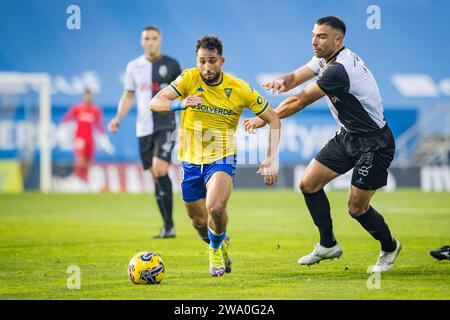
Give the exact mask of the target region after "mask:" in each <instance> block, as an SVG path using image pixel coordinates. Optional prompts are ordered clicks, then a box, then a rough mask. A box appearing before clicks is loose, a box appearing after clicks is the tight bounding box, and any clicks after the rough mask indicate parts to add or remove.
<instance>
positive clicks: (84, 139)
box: [61, 90, 114, 191]
mask: <svg viewBox="0 0 450 320" xmlns="http://www.w3.org/2000/svg"><path fill="white" fill-rule="evenodd" d="M92 98H93V95H92V92H91V91H90V90H86V91H85V92H84V99H83V102H81V103H79V104H76V105H74V106H72V107H71V108H70V109H69V111H68V112H67V113H66V114H65V115H64V117H63V119H62V121H61V124H62V130H61V132H63V134H65V133H66V132H67V129H65V127H66V124H67V122H69V121H76V130H75V137H74V152H75V165H74V174H75V176H76V177H77V178H78V180H79V182H81V186H83V187H84V188H85V190H84V191H88V189H87V188H88V173H89V167H90V165H91V162H92V159H93V158H94V153H95V140H94V128H96V129H97V130H98V131H99V133H100V134H99V135H98V142H99V144H100V146H101V147H102V148H103V149H104V150H105V151H106V152H107V153H109V154H112V153H114V147H113V145H112V144H111V142H110V141H109V139H108V137H107V136H106V134H105V129H104V127H103V120H102V119H103V116H102V110H101V109H100V108H99V107H98V106H96V105H95V104H93V102H92Z"/></svg>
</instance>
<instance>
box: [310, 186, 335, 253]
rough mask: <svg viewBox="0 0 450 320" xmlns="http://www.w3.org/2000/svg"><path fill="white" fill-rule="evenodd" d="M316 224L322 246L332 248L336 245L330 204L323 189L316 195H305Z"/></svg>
mask: <svg viewBox="0 0 450 320" xmlns="http://www.w3.org/2000/svg"><path fill="white" fill-rule="evenodd" d="M303 196H304V197H305V201H306V205H307V206H308V209H309V212H310V214H311V217H312V219H313V221H314V224H315V225H316V226H317V227H318V228H319V233H320V244H321V245H322V246H324V247H327V248H330V247H333V246H334V245H336V239H335V237H334V234H333V221H332V220H331V213H330V202H329V201H328V198H327V196H326V194H325V192H324V191H323V189H321V190H320V191H317V192H316V193H303Z"/></svg>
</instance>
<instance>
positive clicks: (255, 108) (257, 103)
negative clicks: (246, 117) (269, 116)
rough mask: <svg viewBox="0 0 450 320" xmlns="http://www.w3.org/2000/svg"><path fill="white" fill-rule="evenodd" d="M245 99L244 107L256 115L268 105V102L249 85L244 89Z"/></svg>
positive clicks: (261, 112) (260, 113)
mask: <svg viewBox="0 0 450 320" xmlns="http://www.w3.org/2000/svg"><path fill="white" fill-rule="evenodd" d="M245 100H246V107H247V108H249V109H250V111H251V112H253V113H254V114H255V115H257V116H260V115H262V114H263V113H264V112H266V110H267V109H268V108H269V107H270V104H269V102H268V101H267V100H266V99H264V98H263V97H262V96H261V95H260V94H259V93H258V91H256V90H255V89H253V88H251V87H250V86H248V89H247V88H246V89H245Z"/></svg>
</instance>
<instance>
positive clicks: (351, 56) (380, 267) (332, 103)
mask: <svg viewBox="0 0 450 320" xmlns="http://www.w3.org/2000/svg"><path fill="white" fill-rule="evenodd" d="M345 32H346V26H345V24H344V22H343V21H342V20H341V19H339V18H337V17H331V16H329V17H323V18H321V19H319V20H317V21H316V24H315V25H314V29H313V31H312V46H313V49H314V52H315V56H314V57H313V58H312V59H311V60H310V61H309V62H308V63H307V64H306V65H304V66H302V67H300V68H299V69H297V70H295V71H294V72H292V73H290V74H287V75H285V76H282V77H280V78H278V79H275V80H273V81H269V82H267V83H265V84H263V87H264V88H265V89H267V90H272V92H277V93H282V92H287V91H289V90H291V89H293V88H295V87H297V86H299V85H300V84H302V83H304V82H306V81H308V80H310V79H312V78H313V77H315V76H318V78H317V80H316V81H315V82H312V83H310V84H308V85H307V86H306V87H305V89H304V90H303V91H302V92H301V93H300V94H298V95H296V96H293V97H290V98H288V99H286V100H284V101H283V102H282V103H281V104H280V105H279V106H278V107H277V108H276V109H275V111H276V113H277V114H278V116H279V117H280V118H286V117H289V116H291V115H293V114H295V113H296V112H298V111H300V110H302V109H304V108H305V107H306V106H308V105H310V104H312V103H313V102H314V101H316V100H318V99H320V98H322V97H324V96H326V97H327V98H326V100H327V103H328V105H329V108H330V110H331V112H332V114H333V117H334V118H335V119H336V121H337V122H338V124H339V125H340V126H341V130H340V131H339V132H338V133H336V135H335V136H334V137H333V138H332V139H331V140H330V141H329V142H328V143H327V144H326V145H325V147H323V149H322V150H320V151H319V153H318V154H317V155H316V156H315V158H314V159H313V160H312V161H311V163H310V164H309V165H308V168H307V169H306V172H305V174H304V176H303V179H302V181H301V183H300V189H301V191H302V192H303V195H304V198H305V201H306V205H307V207H308V209H309V211H310V213H311V216H312V218H313V221H314V223H315V224H316V226H317V227H318V229H319V233H320V243H318V244H317V245H316V246H315V248H314V250H313V252H312V253H311V254H310V255H307V256H304V257H301V258H300V259H299V261H298V262H299V263H300V264H302V265H311V264H315V263H319V262H320V261H321V260H324V259H334V258H339V257H340V256H341V254H342V250H341V248H340V246H339V244H338V243H337V241H336V239H335V236H334V233H333V225H332V220H331V213H330V203H329V202H328V198H327V196H326V194H325V192H324V190H323V187H324V186H325V185H326V184H327V183H328V182H330V181H331V180H333V179H335V178H337V177H338V176H340V175H341V174H344V173H346V172H347V171H349V170H351V169H352V168H354V169H353V176H352V185H351V187H350V190H349V196H348V212H349V213H350V215H351V216H352V217H353V218H354V219H356V220H357V221H358V222H359V223H360V224H361V226H362V227H363V228H364V229H365V230H366V231H367V232H369V233H370V234H371V235H372V237H374V238H375V239H376V240H378V241H379V242H380V244H381V252H380V255H379V257H378V261H377V263H376V265H375V266H374V268H373V270H372V271H373V272H382V271H388V270H390V269H391V268H392V266H393V263H394V261H395V259H396V258H397V256H398V254H399V252H400V249H401V245H400V242H399V241H398V240H396V239H394V238H393V237H392V235H391V232H390V230H389V227H388V225H387V224H386V222H385V221H384V218H383V216H382V215H381V214H380V213H378V211H377V210H375V208H373V207H372V206H371V205H370V200H371V198H372V196H373V195H374V194H375V192H376V190H377V189H378V188H381V187H383V186H385V185H386V183H387V176H388V172H387V169H388V167H389V165H390V163H391V161H392V160H393V158H394V153H395V140H394V136H393V135H392V132H391V129H390V128H389V126H388V124H387V123H386V120H385V118H384V110H383V104H382V101H381V96H380V92H379V90H378V86H377V83H376V81H375V79H374V78H373V76H372V74H371V73H370V71H369V70H368V69H367V67H365V65H364V62H363V61H362V60H361V59H360V58H359V57H358V56H357V55H356V54H355V53H353V52H352V51H350V50H349V49H346V48H345V47H344V37H345ZM264 125H265V123H264V121H262V120H261V119H258V118H253V119H247V120H245V121H244V128H245V129H246V130H247V131H252V130H254V129H255V128H261V127H263V126H264Z"/></svg>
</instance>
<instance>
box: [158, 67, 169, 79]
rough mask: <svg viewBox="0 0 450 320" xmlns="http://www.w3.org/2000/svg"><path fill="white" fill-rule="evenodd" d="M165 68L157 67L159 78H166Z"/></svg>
mask: <svg viewBox="0 0 450 320" xmlns="http://www.w3.org/2000/svg"><path fill="white" fill-rule="evenodd" d="M167 71H168V70H167V66H166V65H162V66H160V67H159V70H158V73H159V75H160V76H161V77H163V78H164V77H165V76H167Z"/></svg>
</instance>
